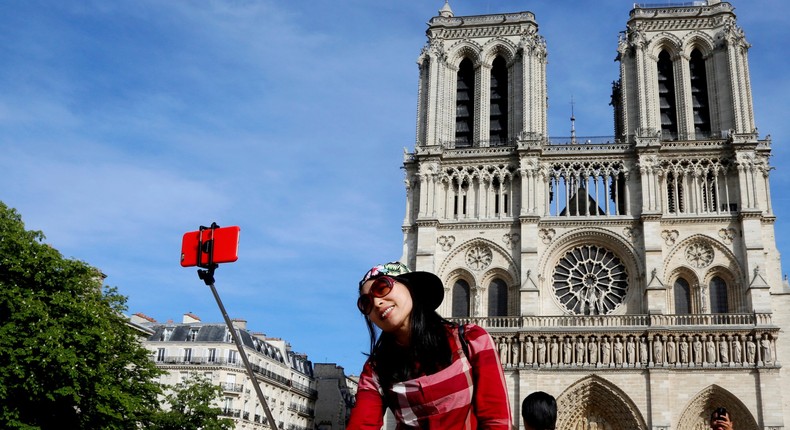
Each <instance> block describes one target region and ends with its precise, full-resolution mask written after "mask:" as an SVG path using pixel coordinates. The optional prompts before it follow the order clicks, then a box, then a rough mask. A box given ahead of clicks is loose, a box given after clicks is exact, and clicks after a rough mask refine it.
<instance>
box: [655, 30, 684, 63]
mask: <svg viewBox="0 0 790 430" xmlns="http://www.w3.org/2000/svg"><path fill="white" fill-rule="evenodd" d="M682 46H683V41H682V40H680V38H678V37H677V36H675V35H674V34H671V33H661V34H659V35H657V36H656V37H654V38H653V40H651V41H650V46H649V47H648V48H647V52H649V53H650V55H651V56H653V57H654V58H658V54H659V53H661V51H667V52H668V53H669V55H670V57H671V58H672V59H675V58H676V57H677V56H678V55H680V54H681V52H683V51H682V50H681V47H682Z"/></svg>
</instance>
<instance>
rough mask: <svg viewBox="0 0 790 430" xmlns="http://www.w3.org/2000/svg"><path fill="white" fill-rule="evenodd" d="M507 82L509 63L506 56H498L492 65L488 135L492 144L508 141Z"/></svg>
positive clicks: (502, 143) (501, 143)
mask: <svg viewBox="0 0 790 430" xmlns="http://www.w3.org/2000/svg"><path fill="white" fill-rule="evenodd" d="M507 84H508V83H507V63H506V62H505V59H504V58H502V57H496V59H495V60H494V63H493V64H492V67H491V106H490V108H491V112H489V116H490V125H489V127H490V128H489V137H488V138H489V140H490V144H491V146H497V145H504V144H505V143H507V138H508V136H507V129H508V124H507V123H508V117H507V113H508V105H507V101H508V94H507Z"/></svg>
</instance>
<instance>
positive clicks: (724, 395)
mask: <svg viewBox="0 0 790 430" xmlns="http://www.w3.org/2000/svg"><path fill="white" fill-rule="evenodd" d="M720 406H721V407H724V408H726V409H727V411H729V412H730V416H732V417H737V419H736V420H735V425H736V428H737V429H738V430H757V429H759V428H760V427H759V426H758V425H757V421H755V419H754V416H752V413H751V412H750V411H749V409H748V408H747V407H746V406H745V405H744V404H743V403H742V402H741V401H740V400H738V398H737V397H736V396H735V395H733V394H732V393H730V392H729V391H727V390H725V389H724V388H722V387H719V386H718V385H711V386H709V387H707V388H705V389H704V390H702V391H701V392H700V393H699V394H697V395H696V396H695V397H694V399H692V400H691V402H689V404H688V405H687V406H686V408H685V410H684V411H683V414H681V416H680V420H678V423H677V425H676V426H675V427H674V428H678V429H689V430H707V429H709V428H710V426H709V424H708V419H709V418H710V413H711V411H713V410H714V409H716V408H717V407H720ZM557 428H560V427H557Z"/></svg>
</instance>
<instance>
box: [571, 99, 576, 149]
mask: <svg viewBox="0 0 790 430" xmlns="http://www.w3.org/2000/svg"><path fill="white" fill-rule="evenodd" d="M575 143H576V116H574V114H573V96H571V144H575Z"/></svg>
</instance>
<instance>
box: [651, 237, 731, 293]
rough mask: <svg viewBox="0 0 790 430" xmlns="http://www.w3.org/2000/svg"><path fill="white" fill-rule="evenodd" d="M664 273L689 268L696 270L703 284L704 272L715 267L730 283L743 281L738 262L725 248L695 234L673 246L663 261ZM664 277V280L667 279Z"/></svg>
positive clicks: (718, 243) (718, 242) (716, 241)
mask: <svg viewBox="0 0 790 430" xmlns="http://www.w3.org/2000/svg"><path fill="white" fill-rule="evenodd" d="M664 261H665V263H664V264H665V266H664V273H665V275H666V274H669V273H670V272H672V271H674V270H675V268H677V267H681V266H691V267H692V268H695V269H696V270H701V271H700V272H698V273H697V278H699V279H700V280H702V281H703V282H705V278H706V276H705V272H710V270H711V268H712V267H717V268H719V269H717V271H718V272H722V271H723V272H726V273H728V274H729V276H727V277H728V278H729V279H728V280H731V281H734V282H738V281H740V280H742V279H743V277H742V275H741V270H740V266H739V265H738V260H737V259H736V258H735V255H733V253H732V251H730V250H729V249H728V248H727V247H726V246H724V245H723V244H722V243H721V242H720V241H718V240H716V239H713V238H711V237H708V236H705V235H702V234H695V235H693V236H691V237H688V238H686V239H684V240H682V241H681V242H680V243H678V244H677V246H675V247H674V248H673V249H672V251H671V252H670V253H669V255H668V256H667V258H666V259H665V260H664ZM668 278H669V277H668V276H665V277H664V279H665V280H666V279H668Z"/></svg>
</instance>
